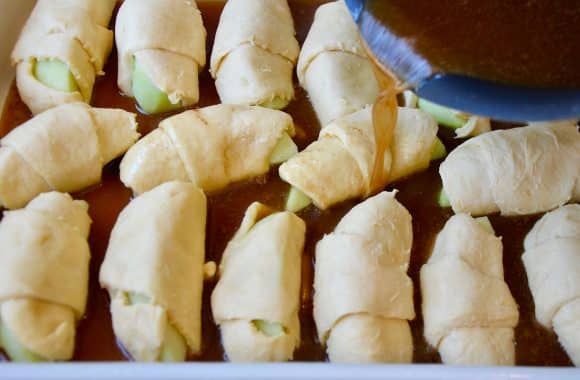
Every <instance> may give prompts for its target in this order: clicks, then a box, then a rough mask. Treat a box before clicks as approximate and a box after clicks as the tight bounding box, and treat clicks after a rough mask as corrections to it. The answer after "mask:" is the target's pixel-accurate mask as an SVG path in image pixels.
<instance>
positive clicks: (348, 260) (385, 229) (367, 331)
mask: <svg viewBox="0 0 580 380" xmlns="http://www.w3.org/2000/svg"><path fill="white" fill-rule="evenodd" d="M412 241H413V228H412V225H411V215H410V214H409V212H408V211H407V210H406V209H405V207H403V206H402V205H401V204H400V203H399V202H397V200H396V199H395V193H387V192H382V193H380V194H378V195H375V196H374V197H372V198H369V199H367V200H366V201H364V202H363V203H361V204H359V205H357V206H356V207H354V208H353V209H352V210H351V211H350V212H349V213H348V214H346V215H345V216H344V218H342V220H341V221H340V223H339V224H338V225H337V226H336V229H335V230H334V232H333V233H331V234H330V235H326V236H324V238H323V239H322V240H321V241H320V242H319V243H318V244H317V246H316V263H315V274H314V321H315V322H316V328H317V330H318V338H319V340H320V342H321V343H322V344H325V345H326V346H327V352H328V357H329V359H330V361H332V362H342V363H410V362H411V361H412V359H413V338H412V335H411V329H410V328H409V323H408V320H411V319H414V318H415V310H414V308H413V283H412V281H411V279H410V278H409V276H408V275H407V269H408V267H409V258H410V255H411V246H412Z"/></svg>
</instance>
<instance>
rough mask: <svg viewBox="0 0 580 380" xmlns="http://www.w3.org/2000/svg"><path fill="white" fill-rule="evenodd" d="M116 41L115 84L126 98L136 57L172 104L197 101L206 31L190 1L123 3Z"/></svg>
mask: <svg viewBox="0 0 580 380" xmlns="http://www.w3.org/2000/svg"><path fill="white" fill-rule="evenodd" d="M115 39H116V43H117V50H118V57H119V65H118V67H119V69H118V70H119V72H118V78H117V82H118V85H119V88H120V89H121V90H122V91H123V92H124V93H125V94H127V95H129V96H134V94H133V88H132V83H133V79H132V75H133V68H134V61H135V59H137V60H138V61H139V63H140V65H141V66H142V67H143V68H144V70H145V71H146V72H147V73H148V74H149V79H150V80H151V81H152V82H153V83H154V84H155V86H156V87H157V88H158V89H160V90H161V91H162V92H163V93H165V94H167V96H168V98H169V100H170V101H171V102H172V103H174V104H177V103H180V104H181V106H183V107H186V106H189V105H192V104H195V103H197V102H198V100H199V80H198V73H199V71H200V70H201V69H202V68H203V67H204V66H205V61H206V56H205V40H206V30H205V27H204V25H203V20H202V17H201V12H200V11H199V9H198V8H197V4H196V2H195V1H194V0H187V1H184V0H166V1H159V0H125V1H124V2H123V5H122V6H121V8H120V9H119V13H118V14H117V22H116V24H115Z"/></svg>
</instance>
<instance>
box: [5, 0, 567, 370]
mask: <svg viewBox="0 0 580 380" xmlns="http://www.w3.org/2000/svg"><path fill="white" fill-rule="evenodd" d="M321 2H323V1H308V0H294V1H293V0H290V1H289V3H290V6H291V8H292V12H293V16H294V20H295V23H296V29H297V33H298V40H299V41H300V42H301V43H302V42H303V41H304V39H305V37H306V34H307V32H308V29H309V27H310V24H311V23H312V20H313V17H314V12H315V10H316V7H317V5H318V4H319V3H321ZM199 7H200V9H201V12H202V14H203V18H204V24H205V26H206V28H207V31H208V41H207V49H208V56H209V53H210V51H211V50H210V49H211V46H212V45H213V36H214V34H215V30H216V27H217V23H218V20H219V15H220V12H221V9H222V4H221V3H220V2H209V3H204V2H199ZM105 71H106V73H107V74H106V76H104V77H101V78H99V79H98V80H97V83H96V85H95V89H94V95H93V101H92V105H94V106H97V107H116V108H123V109H125V110H128V111H132V112H136V107H135V102H134V100H133V99H130V98H127V97H124V96H122V95H121V94H120V93H119V90H118V88H117V85H116V56H115V54H114V53H113V54H112V55H111V57H110V59H109V63H108V65H107V67H106V68H105ZM200 94H201V98H200V102H199V104H198V105H197V107H203V106H208V105H212V104H217V103H219V98H218V96H217V93H216V90H215V87H214V82H213V80H212V78H211V77H210V75H209V73H208V70H207V69H206V70H204V71H203V72H202V73H201V75H200ZM286 111H287V112H289V113H290V114H291V115H292V117H293V119H294V121H295V123H296V127H297V137H296V141H297V143H298V145H299V147H300V149H303V148H305V147H306V146H307V145H308V144H309V143H310V142H312V141H314V140H315V139H316V138H317V136H318V132H319V130H320V125H319V123H318V120H317V118H316V115H315V113H314V111H313V109H312V106H311V105H310V103H309V101H308V98H307V96H306V93H305V92H304V91H303V90H302V89H301V88H300V87H299V86H298V84H296V99H295V100H294V101H293V102H292V103H291V104H290V106H289V107H288V108H287V109H286ZM167 116H168V115H162V116H147V115H143V114H139V116H138V122H139V130H140V132H141V133H142V134H145V133H147V132H150V131H151V130H153V129H154V128H156V127H157V124H158V123H159V121H160V120H162V119H164V118H165V117H167ZM30 117H31V114H30V112H29V111H28V109H27V107H26V106H25V105H24V103H22V101H21V100H20V98H19V96H18V92H17V91H16V87H15V85H13V86H12V88H11V90H10V93H9V94H8V98H7V101H6V105H5V108H4V112H3V114H2V118H1V120H0V136H4V135H6V134H7V133H8V132H9V131H10V130H12V129H13V128H15V127H16V126H18V125H19V124H20V123H22V122H24V121H26V120H28V119H29V118H30ZM495 127H496V128H503V127H506V125H499V124H496V125H495ZM440 137H441V138H442V139H443V141H444V142H445V144H446V146H447V148H448V149H451V148H453V147H454V146H456V145H458V141H457V140H454V139H453V138H452V137H451V135H450V134H449V133H448V132H446V131H443V130H442V131H441V132H440ZM118 166H119V160H116V161H114V162H112V163H110V164H109V165H107V167H105V169H104V171H103V180H102V183H101V184H99V185H97V186H95V187H93V188H91V189H88V190H85V191H83V192H80V193H78V194H75V197H76V198H79V199H84V200H86V201H87V202H88V203H89V204H90V209H89V211H90V215H91V218H92V220H93V224H92V227H91V234H90V238H89V243H90V246H91V254H92V259H91V263H90V278H89V282H90V291H89V299H88V307H87V313H86V316H85V318H84V319H83V320H82V321H81V322H80V325H79V327H78V330H77V342H76V352H75V356H74V360H76V361H108V360H126V357H125V356H124V354H123V352H122V351H121V350H120V349H119V346H118V345H117V342H116V340H115V336H114V334H113V329H112V325H111V318H110V313H109V299H108V295H107V293H106V291H105V290H102V289H101V288H100V286H99V282H98V273H99V268H100V265H101V262H102V260H103V257H104V254H105V251H106V248H107V244H108V240H109V235H110V232H111V229H112V228H113V225H114V223H115V221H116V219H117V216H118V214H119V212H120V211H121V210H122V209H123V207H125V206H126V205H127V203H128V202H129V201H130V199H131V191H130V190H129V189H127V188H125V187H124V186H123V184H122V183H121V182H120V180H119V171H118ZM437 166H438V164H437V163H434V164H433V165H431V167H430V168H429V169H428V170H427V171H425V172H423V173H420V174H417V175H415V176H413V177H412V178H410V179H408V180H404V181H401V182H399V183H396V184H394V185H392V186H389V190H390V189H398V190H399V193H398V195H397V199H399V200H400V201H401V202H402V203H403V204H404V205H405V206H406V207H407V209H408V210H409V211H410V213H411V214H412V215H413V230H414V243H413V252H412V255H411V265H410V269H409V274H410V276H411V278H412V279H413V282H414V285H415V309H416V313H417V318H416V319H415V320H414V321H411V329H412V332H413V336H414V343H415V357H414V361H415V362H418V363H434V362H435V363H436V362H440V359H439V356H438V354H437V352H436V351H434V350H433V349H432V348H430V347H428V345H427V344H426V342H425V340H424V338H423V334H422V330H423V326H422V319H421V295H420V291H419V270H420V268H421V265H422V264H423V263H425V261H426V260H427V258H428V256H429V253H430V249H431V246H432V244H433V241H434V239H435V236H436V234H437V233H438V232H439V231H440V229H441V228H442V227H443V225H444V223H445V221H446V220H447V219H448V218H449V217H450V216H451V215H452V212H451V211H450V210H449V209H441V208H439V207H438V206H437V204H436V195H437V193H438V191H439V189H440V188H441V182H440V179H439V175H438V168H437ZM288 190H289V186H288V185H287V184H285V183H284V182H282V181H281V180H280V178H279V177H278V174H277V168H274V169H272V170H271V171H270V172H269V173H268V174H266V175H263V176H261V177H259V178H256V179H254V180H251V181H247V182H244V183H238V184H234V185H232V186H230V187H229V188H227V189H226V190H225V191H222V192H220V193H218V194H212V195H210V196H209V197H208V219H207V237H206V260H207V261H210V260H214V261H216V262H219V260H220V258H221V255H222V252H223V250H224V248H225V246H226V244H227V242H228V240H229V239H230V238H231V237H232V236H233V234H234V232H235V231H236V229H237V228H238V226H239V224H240V222H241V219H242V216H243V213H244V211H245V210H246V208H247V207H248V206H249V205H250V203H252V202H253V201H261V202H263V203H265V204H267V205H269V206H272V207H276V208H278V209H282V207H283V205H284V201H285V196H286V194H287V192H288ZM356 203H357V201H348V202H345V203H343V204H340V205H338V206H335V207H333V208H332V209H330V210H327V211H320V210H318V209H316V208H315V207H313V206H310V207H308V208H307V209H305V210H303V211H302V212H301V213H300V214H299V216H300V217H302V218H303V219H304V220H305V221H306V223H307V226H308V228H307V236H306V245H305V249H304V254H303V262H302V268H303V271H302V275H303V276H302V277H303V278H302V288H303V289H302V294H301V298H302V309H301V312H300V318H301V327H302V344H301V346H300V348H299V349H298V350H297V351H296V353H295V360H297V361H322V360H325V353H324V349H323V348H322V347H321V345H320V344H319V342H318V340H317V338H316V329H315V325H314V321H313V318H312V282H313V272H314V271H313V269H314V266H313V259H314V251H315V245H316V243H317V242H318V240H320V238H321V237H322V236H323V234H325V233H329V232H331V231H332V230H333V229H334V227H335V225H336V224H337V223H338V221H339V220H340V219H341V218H342V217H343V216H344V214H346V212H348V211H349V210H350V209H351V208H352V207H353V206H354V205H355V204H356ZM159 207H163V205H162V204H160V205H159ZM490 219H491V222H492V224H493V226H494V228H495V230H496V232H497V233H498V235H500V236H502V238H503V243H504V265H505V275H506V280H507V282H508V284H509V286H510V289H511V290H512V293H513V295H514V297H515V299H516V301H517V303H518V304H519V306H520V322H519V325H518V327H517V328H516V342H517V346H516V350H517V364H520V365H553V366H561V365H571V363H570V361H569V359H568V358H567V356H566V354H565V353H564V352H563V350H562V349H561V348H560V346H559V344H558V342H557V338H556V336H555V335H554V334H553V333H552V332H549V331H547V330H546V329H544V328H542V327H541V326H539V325H538V324H537V322H536V321H535V318H534V315H533V310H534V307H533V301H532V298H531V295H530V292H529V289H528V285H527V280H526V276H525V272H524V269H523V265H522V262H521V259H520V256H521V254H522V252H523V247H522V242H523V238H524V236H525V234H526V233H527V232H528V231H529V230H530V228H531V227H532V225H533V223H534V222H535V221H536V220H537V219H538V216H530V217H518V218H504V217H500V216H492V217H491V218H490ZM214 284H215V283H214V282H211V281H210V282H206V283H205V285H204V297H203V306H202V310H203V312H202V313H203V315H202V319H203V322H202V323H203V325H202V335H203V353H202V355H201V356H200V357H192V358H190V359H191V360H193V361H222V360H223V359H224V354H223V349H222V347H221V342H220V335H219V330H218V328H217V326H216V325H215V324H214V322H213V319H212V316H211V309H210V302H209V301H210V294H211V291H212V289H213V287H214Z"/></svg>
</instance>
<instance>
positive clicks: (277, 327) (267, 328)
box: [252, 319, 286, 337]
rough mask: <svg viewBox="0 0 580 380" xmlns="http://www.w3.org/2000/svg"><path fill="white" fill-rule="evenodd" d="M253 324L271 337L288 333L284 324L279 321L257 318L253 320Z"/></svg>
mask: <svg viewBox="0 0 580 380" xmlns="http://www.w3.org/2000/svg"><path fill="white" fill-rule="evenodd" d="M252 324H253V325H254V327H255V328H256V329H257V330H258V331H260V332H261V333H263V334H264V335H267V336H270V337H276V336H279V335H282V334H285V333H286V329H285V328H284V326H282V325H281V324H280V323H277V322H270V321H265V320H263V319H255V320H253V321H252Z"/></svg>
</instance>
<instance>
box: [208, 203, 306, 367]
mask: <svg viewBox="0 0 580 380" xmlns="http://www.w3.org/2000/svg"><path fill="white" fill-rule="evenodd" d="M305 234H306V225H305V223H304V221H303V220H302V219H300V218H299V217H297V216H296V215H294V214H293V213H291V212H276V211H274V210H271V209H269V208H268V207H266V206H264V205H263V204H261V203H258V202H254V203H253V204H251V205H250V207H248V209H247V210H246V214H245V215H244V219H243V220H242V224H241V226H240V228H239V230H238V231H237V232H236V234H235V236H234V237H233V238H232V240H231V241H230V242H229V243H228V245H227V247H226V250H225V252H224V255H223V257H222V261H221V263H220V266H219V276H220V278H219V281H218V283H217V285H216V287H215V289H214V291H213V293H212V296H211V305H212V311H213V317H214V320H215V322H216V324H218V325H219V326H220V329H221V333H222V343H223V346H224V350H225V352H226V354H227V356H228V359H229V360H231V361H234V362H270V361H285V360H290V359H292V357H293V354H294V350H295V349H296V347H298V346H299V345H300V321H299V319H298V312H299V310H300V281H301V280H300V277H301V271H302V269H301V268H302V267H301V258H302V249H303V247H304V239H305Z"/></svg>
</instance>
